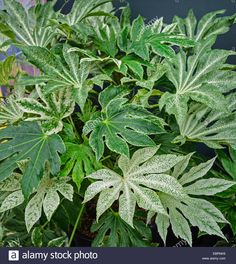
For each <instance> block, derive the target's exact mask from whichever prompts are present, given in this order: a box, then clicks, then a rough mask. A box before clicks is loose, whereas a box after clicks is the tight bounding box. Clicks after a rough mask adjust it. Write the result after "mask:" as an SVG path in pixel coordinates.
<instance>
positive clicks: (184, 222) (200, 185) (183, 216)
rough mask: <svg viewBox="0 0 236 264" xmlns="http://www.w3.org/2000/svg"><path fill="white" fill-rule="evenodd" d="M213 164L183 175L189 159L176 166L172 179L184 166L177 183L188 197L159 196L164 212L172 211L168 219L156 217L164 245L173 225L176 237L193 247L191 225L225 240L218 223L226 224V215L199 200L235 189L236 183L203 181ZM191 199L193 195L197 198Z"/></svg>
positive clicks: (215, 180) (217, 180)
mask: <svg viewBox="0 0 236 264" xmlns="http://www.w3.org/2000/svg"><path fill="white" fill-rule="evenodd" d="M214 161H215V159H212V160H209V161H207V162H205V163H201V164H199V165H197V166H195V167H192V168H191V169H190V170H189V171H188V172H186V173H184V171H185V169H186V167H187V164H188V163H189V155H187V156H186V157H185V159H183V160H182V161H181V162H180V163H179V164H177V165H176V166H175V168H174V171H173V176H176V171H177V170H179V165H180V164H182V165H183V163H185V168H184V169H183V170H182V172H181V173H180V174H179V176H178V183H179V184H181V185H182V188H183V192H184V193H185V194H186V197H184V198H183V197H179V198H178V199H177V198H176V197H174V196H173V195H171V194H167V193H164V192H162V193H161V194H160V195H159V196H160V199H161V202H162V204H163V205H164V207H165V209H166V210H167V209H168V211H169V218H168V217H166V216H162V215H159V214H158V215H157V217H156V224H157V228H158V232H159V233H160V235H161V237H162V239H163V241H164V242H165V240H166V236H167V229H168V227H169V226H170V225H171V227H172V230H173V232H174V234H175V236H176V237H180V238H182V239H184V240H186V241H187V242H188V243H189V244H190V245H192V234H191V230H190V226H191V225H192V226H197V227H198V228H199V230H200V231H203V232H206V233H208V234H212V235H217V236H220V237H223V238H225V237H224V235H223V233H222V231H221V229H220V226H219V225H218V224H219V223H227V221H226V219H225V218H224V216H223V214H222V213H221V212H220V211H219V210H218V209H217V208H216V207H214V206H213V205H212V204H211V203H210V202H208V201H206V200H203V199H200V198H198V197H197V196H201V195H214V194H216V193H219V192H222V191H223V190H226V189H228V188H229V187H231V186H233V185H235V182H232V181H227V180H223V179H217V178H208V179H202V178H203V177H204V176H205V175H206V174H207V172H208V171H209V170H210V169H211V167H212V165H213V163H214ZM187 194H188V195H187ZM191 195H194V198H193V197H191ZM151 215H153V214H151ZM149 218H150V217H149Z"/></svg>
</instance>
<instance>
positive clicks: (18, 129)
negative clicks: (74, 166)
mask: <svg viewBox="0 0 236 264" xmlns="http://www.w3.org/2000/svg"><path fill="white" fill-rule="evenodd" d="M0 139H1V140H2V143H1V144H0V160H1V161H2V162H1V163H0V175H1V176H0V180H1V181H2V180H4V179H6V178H8V177H9V176H10V175H11V174H12V172H13V171H14V170H15V169H16V168H17V167H18V164H17V162H19V161H21V160H25V159H28V164H27V168H26V170H25V172H24V174H23V178H22V182H21V183H22V190H23V193H24V195H25V197H28V196H29V195H30V193H31V192H32V190H33V189H34V188H36V187H37V186H38V184H39V182H40V179H41V177H42V174H43V170H44V168H45V163H46V161H48V162H49V164H50V168H51V172H52V174H54V175H55V174H56V173H58V172H59V170H60V158H59V155H58V152H59V153H62V152H63V151H64V150H65V147H64V144H63V142H62V140H61V138H60V137H59V136H58V135H50V136H48V135H46V134H44V133H43V132H42V130H41V128H40V127H39V125H38V124H37V123H34V122H24V123H21V124H20V125H19V126H9V127H7V128H5V129H2V130H1V131H0Z"/></svg>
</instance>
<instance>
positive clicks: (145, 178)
mask: <svg viewBox="0 0 236 264" xmlns="http://www.w3.org/2000/svg"><path fill="white" fill-rule="evenodd" d="M157 150H158V147H148V148H144V149H140V150H137V151H136V152H135V153H134V154H133V156H132V158H131V159H129V158H127V157H126V156H121V157H120V158H119V160H118V166H119V167H120V169H121V170H122V172H123V176H121V175H119V174H117V173H116V172H114V171H111V170H108V169H101V170H98V171H96V172H94V173H92V174H91V175H89V176H87V177H88V178H90V179H94V180H97V181H96V182H94V183H92V184H90V185H89V187H88V189H87V190H86V193H85V197H84V202H87V201H89V200H91V199H92V198H94V197H95V196H96V195H97V194H99V193H100V195H99V198H98V202H97V219H99V217H100V216H101V215H102V214H103V213H104V212H105V211H106V210H107V209H108V208H109V207H110V206H112V204H113V203H114V202H115V201H116V200H117V199H119V215H120V217H121V218H122V219H123V220H124V221H125V222H126V223H128V224H129V225H131V226H133V217H134V212H135V206H136V204H137V205H138V206H139V207H141V208H143V209H145V210H148V211H154V212H158V213H160V214H163V215H167V212H166V211H165V210H163V207H162V204H161V203H160V200H159V196H158V195H157V193H156V190H158V191H161V192H164V193H168V194H170V195H173V196H174V197H177V198H180V197H182V198H184V197H186V194H185V193H184V192H183V188H182V186H181V185H180V184H179V183H178V182H177V180H176V179H175V178H174V177H171V176H169V175H168V173H167V171H169V170H170V169H171V168H172V167H174V166H175V165H176V164H177V163H178V162H180V161H181V160H182V159H183V157H182V156H176V155H172V154H169V155H155V153H156V151H157ZM154 190H155V191H154ZM121 192H122V194H121ZM151 208H152V209H151Z"/></svg>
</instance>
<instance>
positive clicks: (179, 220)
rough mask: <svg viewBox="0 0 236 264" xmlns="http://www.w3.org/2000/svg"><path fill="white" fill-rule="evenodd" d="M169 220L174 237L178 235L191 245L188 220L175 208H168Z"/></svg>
mask: <svg viewBox="0 0 236 264" xmlns="http://www.w3.org/2000/svg"><path fill="white" fill-rule="evenodd" d="M170 222H171V227H172V230H173V232H174V234H175V236H176V237H180V238H182V239H184V240H186V241H187V242H188V244H189V245H190V246H192V233H191V230H190V227H189V223H188V221H187V220H186V219H185V218H184V217H183V215H182V214H181V213H180V212H178V211H177V210H176V209H172V210H170Z"/></svg>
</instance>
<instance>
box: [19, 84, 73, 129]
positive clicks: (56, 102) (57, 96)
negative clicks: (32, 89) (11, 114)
mask: <svg viewBox="0 0 236 264" xmlns="http://www.w3.org/2000/svg"><path fill="white" fill-rule="evenodd" d="M37 91H38V93H39V98H40V99H41V100H42V102H43V103H40V102H39V101H38V100H36V99H33V98H22V99H19V100H18V101H17V102H18V104H19V107H20V109H21V111H23V112H24V113H27V114H28V117H26V118H25V121H41V122H42V128H43V129H44V131H45V132H47V134H53V133H58V132H60V131H61V130H62V128H63V123H62V119H63V118H65V117H68V116H69V115H71V114H72V112H73V111H74V107H75V102H74V101H73V100H72V98H71V92H70V91H69V90H65V89H63V90H60V91H58V92H54V93H51V94H49V95H47V96H45V95H44V94H43V93H42V91H41V89H40V88H38V89H37Z"/></svg>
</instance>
